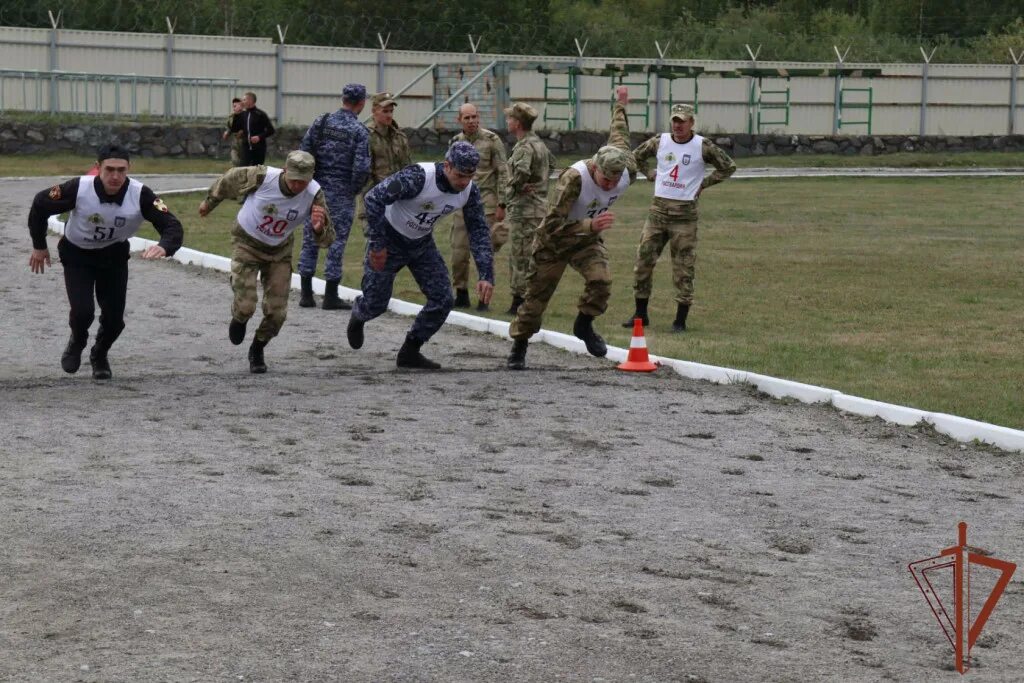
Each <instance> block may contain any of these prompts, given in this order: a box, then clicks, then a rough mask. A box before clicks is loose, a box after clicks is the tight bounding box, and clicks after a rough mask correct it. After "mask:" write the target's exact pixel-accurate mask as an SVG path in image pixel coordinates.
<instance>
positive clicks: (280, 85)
mask: <svg viewBox="0 0 1024 683" xmlns="http://www.w3.org/2000/svg"><path fill="white" fill-rule="evenodd" d="M286 35H288V26H287V25H285V27H284V30H282V29H281V24H278V25H277V37H278V38H279V39H280V41H279V42H278V44H277V49H276V50H275V51H274V113H275V114H276V116H277V122H278V124H282V123H284V92H283V91H284V38H285V36H286Z"/></svg>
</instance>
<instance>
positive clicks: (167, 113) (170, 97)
mask: <svg viewBox="0 0 1024 683" xmlns="http://www.w3.org/2000/svg"><path fill="white" fill-rule="evenodd" d="M164 19H166V20H167V54H166V58H165V60H164V73H165V75H166V76H167V80H166V81H164V118H165V119H167V118H170V117H171V116H173V115H174V85H173V81H172V80H171V79H172V78H174V24H172V23H171V18H170V17H164Z"/></svg>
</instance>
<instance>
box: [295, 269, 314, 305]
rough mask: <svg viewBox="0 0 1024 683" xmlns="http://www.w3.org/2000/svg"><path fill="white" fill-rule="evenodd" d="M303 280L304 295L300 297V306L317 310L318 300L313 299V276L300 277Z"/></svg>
mask: <svg viewBox="0 0 1024 683" xmlns="http://www.w3.org/2000/svg"><path fill="white" fill-rule="evenodd" d="M299 277H300V278H301V280H302V294H300V295H299V306H301V307H302V308H315V307H316V299H314V298H313V276H312V275H310V276H309V277H306V276H305V275H300V276H299Z"/></svg>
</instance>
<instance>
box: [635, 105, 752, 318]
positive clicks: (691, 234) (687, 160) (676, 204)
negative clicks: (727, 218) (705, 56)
mask: <svg viewBox="0 0 1024 683" xmlns="http://www.w3.org/2000/svg"><path fill="white" fill-rule="evenodd" d="M695 123H696V121H695V119H694V109H693V107H691V106H690V105H688V104H676V105H673V106H672V132H671V133H662V134H661V135H659V136H655V137H653V138H651V139H650V140H648V141H647V142H645V143H643V144H642V145H640V146H639V147H637V148H636V149H635V150H633V156H634V157H635V159H636V163H637V166H638V168H639V169H640V170H641V171H643V173H644V174H645V175H647V160H648V159H650V158H651V157H655V158H656V159H657V162H658V168H657V175H656V176H655V178H654V199H653V200H652V201H651V208H650V212H649V213H648V216H647V221H646V222H645V223H644V227H643V232H642V233H641V236H640V246H638V247H637V250H636V266H635V267H634V268H633V277H634V285H633V290H634V292H635V296H636V311H635V312H634V313H633V318H640V319H641V320H643V323H644V326H645V327H646V326H647V325H649V324H650V320H649V318H648V317H647V302H648V300H649V299H650V298H651V281H652V277H653V275H654V265H655V264H656V263H657V262H658V257H659V256H661V252H662V250H663V249H664V248H665V245H666V244H668V245H669V249H670V250H671V254H672V282H673V284H674V285H675V288H676V304H677V305H676V319H675V320H674V321H673V322H672V331H673V332H683V331H685V330H686V317H687V315H688V314H689V312H690V306H691V305H692V304H693V272H694V263H695V262H696V258H697V257H696V250H697V198H698V197H700V194H701V192H702V191H703V190H704V188H707V187H711V186H712V185H716V184H718V183H720V182H722V181H723V180H725V179H726V178H728V177H729V176H731V175H732V174H733V173H735V172H736V164H735V163H733V160H732V159H730V158H729V155H728V154H726V153H725V152H723V151H722V149H721V148H720V147H718V145H716V144H714V143H713V142H711V141H710V140H708V139H707V138H705V137H702V136H700V135H695V134H694V132H693V127H694V124H695ZM705 164H711V165H713V166H714V167H715V170H714V172H712V173H711V175H709V176H708V177H706V178H705V177H704V167H705ZM647 177H651V176H650V175H647ZM633 318H630V319H629V320H627V321H626V322H624V323H622V326H623V327H632V326H633Z"/></svg>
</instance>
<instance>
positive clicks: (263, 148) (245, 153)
mask: <svg viewBox="0 0 1024 683" xmlns="http://www.w3.org/2000/svg"><path fill="white" fill-rule="evenodd" d="M266 160H267V143H266V141H265V140H260V141H259V142H257V143H256V144H255V145H250V144H249V143H245V142H243V143H242V166H259V165H260V164H263V163H264V162H266Z"/></svg>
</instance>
